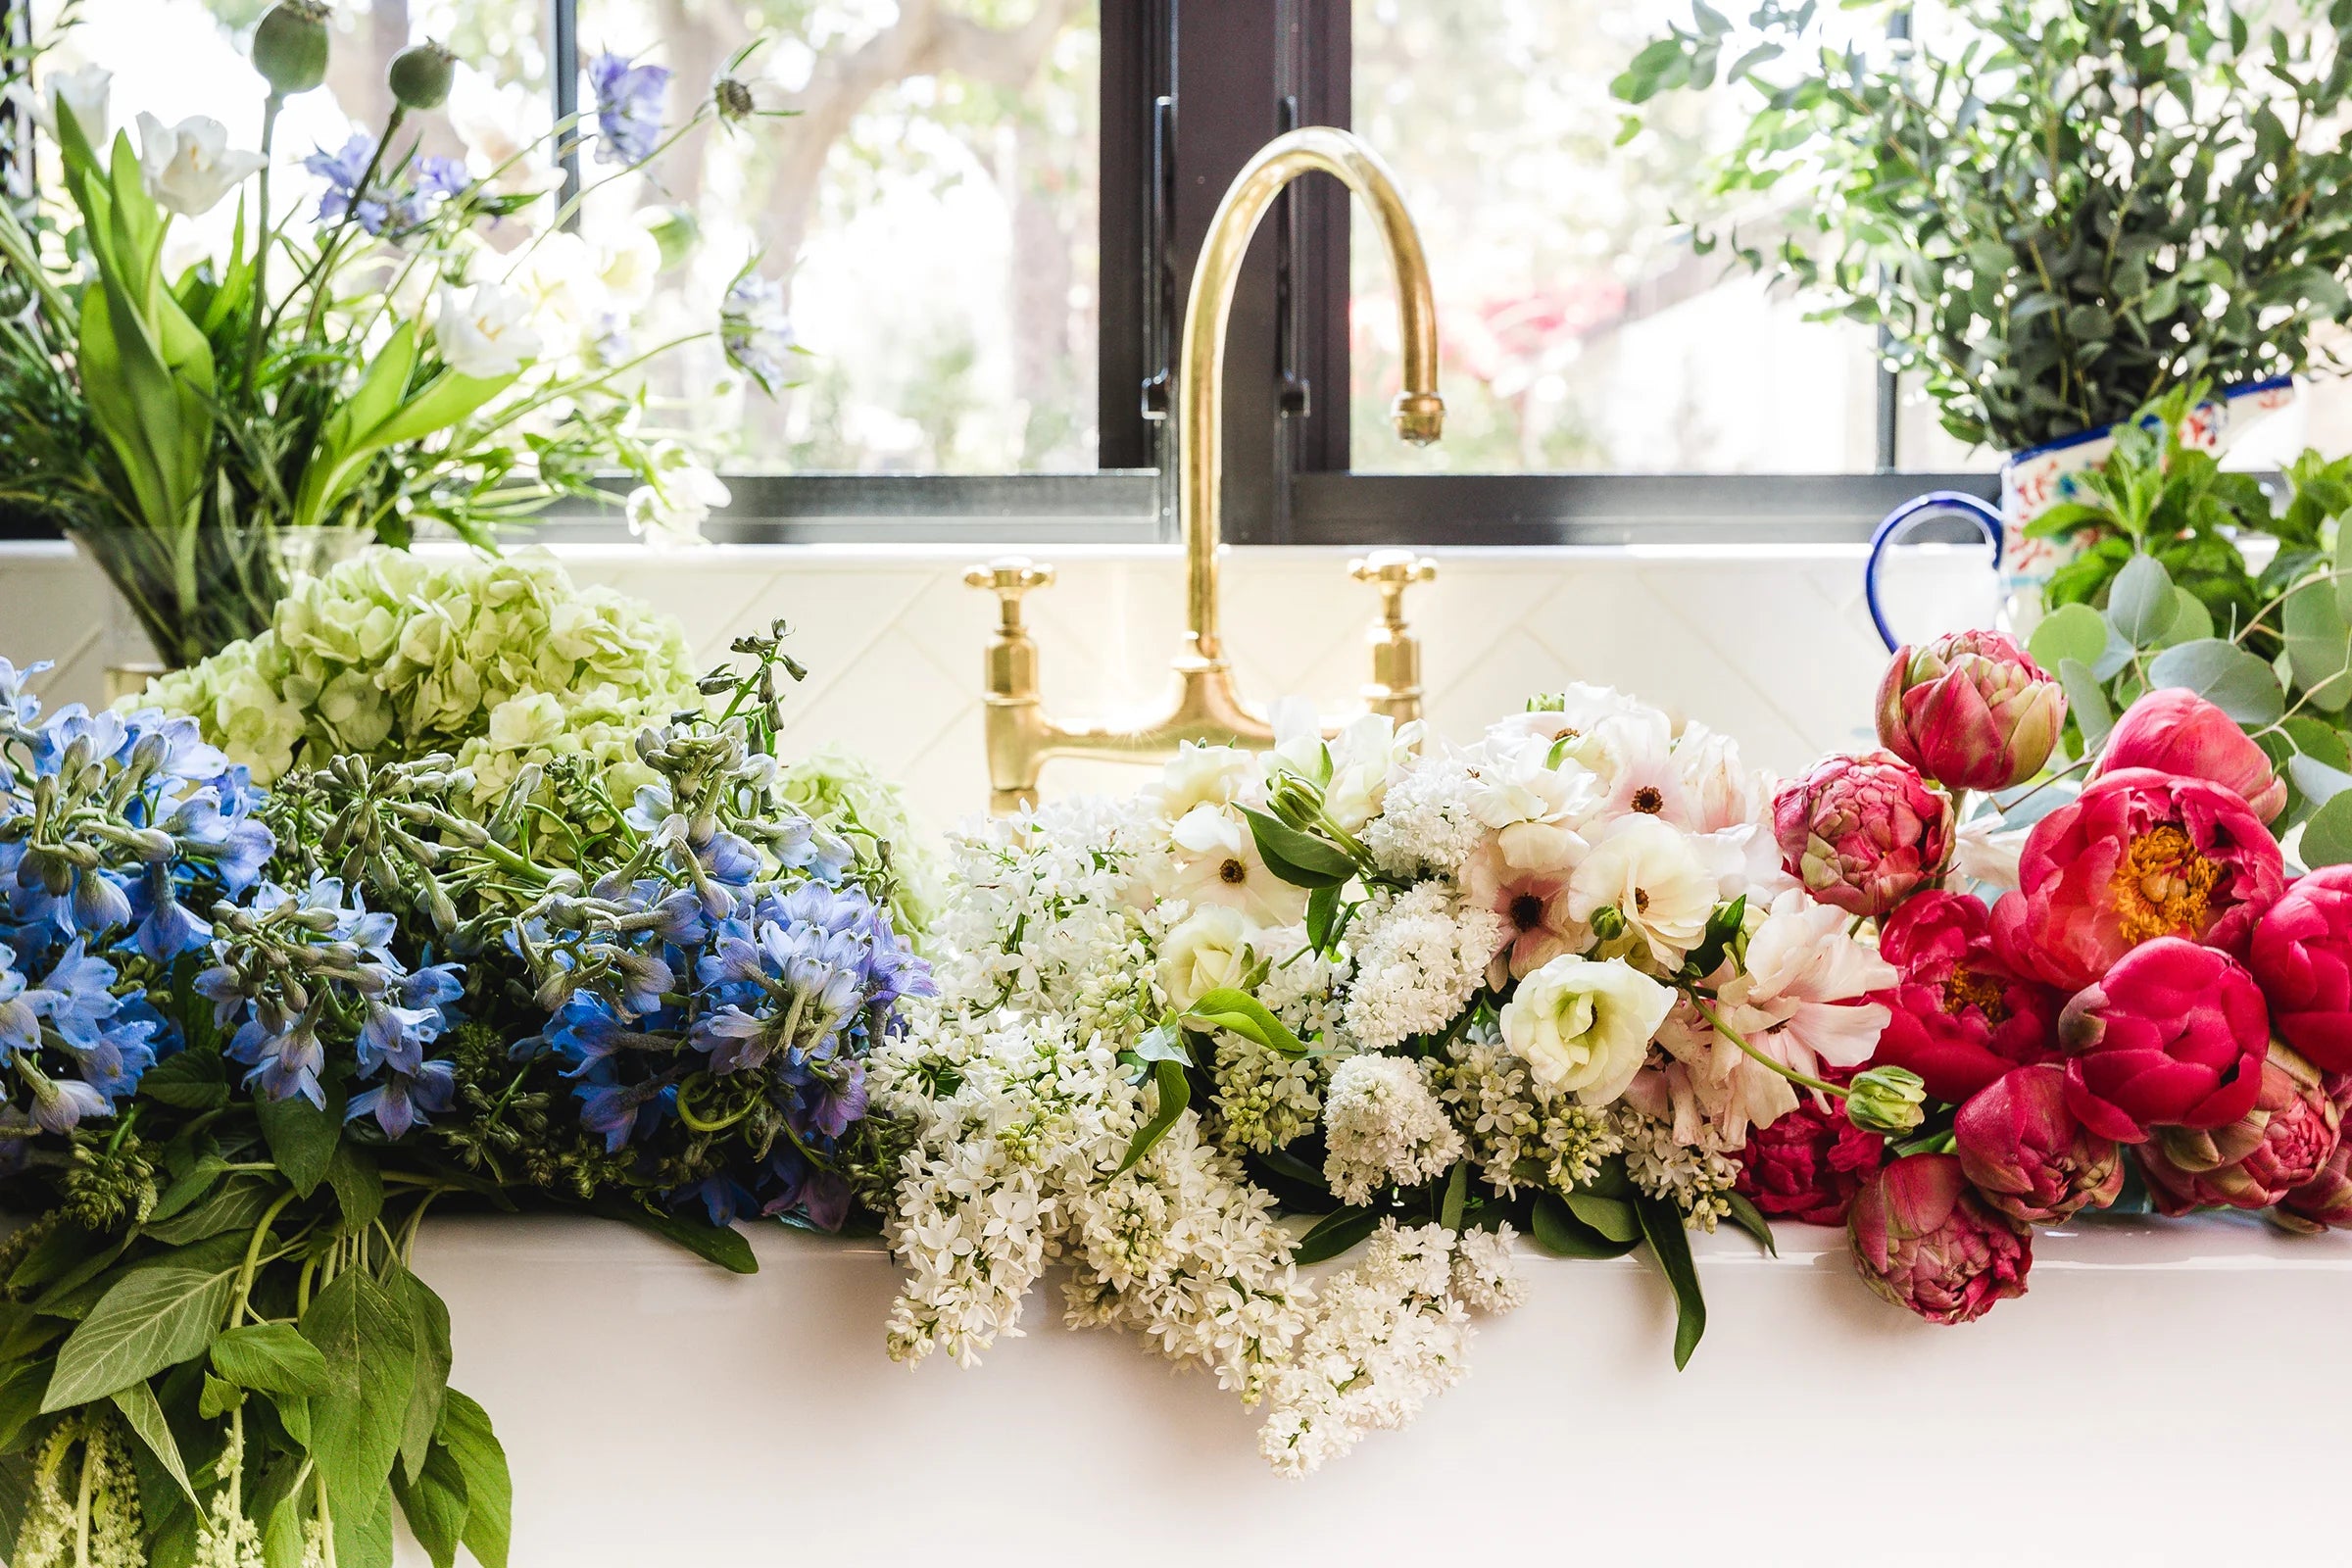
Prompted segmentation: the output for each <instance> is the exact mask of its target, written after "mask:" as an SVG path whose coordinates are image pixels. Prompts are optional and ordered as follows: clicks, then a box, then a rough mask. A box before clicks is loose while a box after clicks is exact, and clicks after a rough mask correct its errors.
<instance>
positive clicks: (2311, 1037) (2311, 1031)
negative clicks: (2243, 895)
mask: <svg viewBox="0 0 2352 1568" xmlns="http://www.w3.org/2000/svg"><path fill="white" fill-rule="evenodd" d="M2246 967H2247V968H2248V969H2250V970H2252V971H2253V973H2254V979H2255V981H2256V983H2258V984H2259V985H2260V986H2261V987H2262V994H2263V996H2264V997H2265V998H2266V999H2267V1000H2268V1001H2269V1002H2270V1005H2271V1027H2272V1028H2274V1029H2276V1030H2278V1035H2279V1038H2280V1039H2282V1040H2284V1041H2285V1042H2286V1043H2287V1044H2288V1045H2290V1046H2292V1047H2294V1048H2295V1049H2296V1050H2297V1051H2299V1052H2301V1053H2303V1054H2304V1055H2306V1056H2309V1057H2310V1058H2311V1059H2312V1061H2313V1062H2314V1063H2316V1064H2317V1065H2318V1066H2320V1067H2321V1068H2322V1069H2324V1070H2326V1071H2327V1072H2352V865H2328V866H2322V867H2321V868H2320V869H2319V870H2316V871H2314V872H2312V873H2311V874H2309V875H2308V876H2302V877H2297V878H2296V879H2295V881H2294V883H2293V884H2292V885H2291V886H2289V887H2288V888H2287V890H2286V892H2285V893H2284V894H2283V895H2281V896H2280V898H2279V900H2278V903H2276V904H2274V905H2272V906H2271V907H2270V908H2269V910H2267V911H2266V912H2265V913H2264V914H2263V917H2262V919H2261V920H2260V921H2258V922H2257V923H2256V924H2255V927H2254V941H2253V943H2252V944H2251V945H2250V946H2249V947H2248V948H2247V950H2246Z"/></svg>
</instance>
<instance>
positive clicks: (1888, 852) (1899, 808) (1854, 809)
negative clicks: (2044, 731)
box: [1772, 752, 1952, 914]
mask: <svg viewBox="0 0 2352 1568" xmlns="http://www.w3.org/2000/svg"><path fill="white" fill-rule="evenodd" d="M1772 825H1773V833H1774V836H1775V837H1776V838H1777V839H1778V840H1779V841H1780V847H1781V860H1782V864H1783V865H1784V866H1785V867H1786V868H1787V870H1788V872H1789V875H1790V876H1792V877H1795V878H1796V879H1797V880H1798V881H1800V882H1802V883H1803V884H1804V885H1805V888H1806V891H1808V892H1810V893H1811V894H1812V895H1813V896H1814V897H1815V898H1817V899H1819V900H1820V901H1821V902H1822V903H1824V904H1833V905H1836V906H1837V907H1838V908H1840V909H1844V910H1846V911H1847V912H1848V913H1851V914H1885V913H1886V912H1887V910H1889V909H1891V908H1893V907H1895V906H1896V905H1897V904H1900V903H1901V902H1902V901H1903V900H1904V899H1905V898H1907V897H1909V896H1910V895H1911V894H1913V893H1916V892H1917V891H1919V890H1920V889H1921V888H1923V887H1928V886H1931V885H1933V884H1934V883H1935V882H1936V879H1937V878H1939V877H1941V876H1942V875H1943V866H1944V861H1945V859H1946V858H1948V856H1949V855H1950V853H1951V842H1952V829H1951V803H1950V802H1949V801H1947V800H1945V799H1944V798H1943V797H1942V796H1941V795H1938V794H1937V793H1936V791H1935V790H1933V789H1931V788H1930V787H1929V786H1928V782H1927V780H1925V779H1923V778H1921V777H1920V776H1919V773H1918V770H1917V769H1915V768H1913V767H1912V766H1911V764H1910V763H1908V762H1906V761H1904V760H1902V759H1900V758H1898V757H1895V756H1892V755H1891V754H1889V753H1887V752H1863V753H1860V754H1858V755H1855V756H1851V757H1832V758H1828V759H1825V760H1822V761H1821V762H1819V763H1817V764H1815V766H1814V768H1813V771H1811V772H1810V773H1807V774H1806V775H1805V776H1804V777H1803V778H1800V779H1798V780H1796V781H1795V782H1794V783H1792V784H1789V785H1788V786H1786V787H1785V788H1783V789H1782V791H1781V793H1780V794H1779V795H1778V796H1777V797H1776V798H1775V799H1774V801H1773V803H1772Z"/></svg>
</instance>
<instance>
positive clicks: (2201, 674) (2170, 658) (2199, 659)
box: [2070, 637, 2286, 728]
mask: <svg viewBox="0 0 2352 1568" xmlns="http://www.w3.org/2000/svg"><path fill="white" fill-rule="evenodd" d="M2148 687H2149V689H2150V690H2152V691H2153V690H2158V689H2161V688H2165V687H2179V688H2180V689H2181V690H2184V691H2191V692H2194V693H2196V694H2197V695H2198V696H2199V697H2202V698H2204V699H2205V700H2206V701H2207V702H2209V703H2211V704H2213V705H2214V707H2216V708H2218V709H2220V710H2221V711H2223V712H2225V713H2228V714H2229V716H2230V717H2231V718H2233V719H2235V720H2237V721H2238V722H2239V723H2240V724H2243V725H2245V726H2247V727H2248V728H2252V727H2255V726H2257V725H2263V724H2274V723H2277V722H2278V718H2279V716H2280V715H2281V714H2283V713H2284V712H2285V711H2286V694H2285V693H2284V692H2282V691H2280V690H2279V689H2278V674H2277V673H2276V672H2275V671H2274V670H2273V669H2272V668H2271V666H2270V665H2269V664H2268V663H2267V662H2264V661H2263V660H2261V659H2259V658H2257V657H2255V656H2254V655H2253V654H2250V653H2247V652H2246V651H2245V650H2244V649H2243V648H2240V647H2238V646H2237V645H2236V644H2234V643H2229V642H2225V641H2223V640H2221V639H2220V638H2213V637H2209V638H2205V639H2202V640H2200V641H2196V642H2185V643H2180V644H2179V645H2177V646H2175V647H2171V648H2167V649H2165V650H2164V651H2163V652H2162V653H2160V654H2158V655H2157V656H2156V657H2155V658H2154V659H2152V660H2150V661H2149V662H2148ZM2070 696H2071V693H2070Z"/></svg>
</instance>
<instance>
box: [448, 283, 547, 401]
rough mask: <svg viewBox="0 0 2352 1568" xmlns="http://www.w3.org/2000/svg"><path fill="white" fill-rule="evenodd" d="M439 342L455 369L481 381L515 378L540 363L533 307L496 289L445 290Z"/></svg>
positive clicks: (478, 285)
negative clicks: (533, 362)
mask: <svg viewBox="0 0 2352 1568" xmlns="http://www.w3.org/2000/svg"><path fill="white" fill-rule="evenodd" d="M433 337H434V340H435V341H436V342H438V343H439V344H440V345H441V357H442V358H443V359H444V360H447V361H448V362H449V368H451V369H453V370H455V371H457V372H458V374H460V375H470V376H473V377H475V378H477V379H479V380H485V381H486V380H493V379H495V378H497V377H499V376H502V375H514V374H515V373H516V372H517V371H519V370H520V369H521V368H523V367H524V366H526V365H528V364H530V363H531V362H532V361H533V360H535V359H537V358H538V357H539V348H540V339H539V333H538V331H537V329H536V328H534V327H533V326H532V324H531V306H530V302H529V301H528V300H526V299H524V298H523V297H522V296H521V295H520V294H516V293H514V292H513V291H511V290H508V289H503V288H501V287H499V286H498V285H497V284H496V283H476V284H474V285H473V286H472V287H471V288H451V287H448V286H447V285H444V286H443V287H442V289H441V308H440V312H439V315H438V316H437V317H436V318H435V319H434V322H433Z"/></svg>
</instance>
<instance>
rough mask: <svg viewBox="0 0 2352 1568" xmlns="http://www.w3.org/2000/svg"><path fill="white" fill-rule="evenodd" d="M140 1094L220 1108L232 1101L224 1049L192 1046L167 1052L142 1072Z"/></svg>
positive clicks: (169, 1102) (174, 1102)
mask: <svg viewBox="0 0 2352 1568" xmlns="http://www.w3.org/2000/svg"><path fill="white" fill-rule="evenodd" d="M139 1098H140V1099H141V1100H155V1101H161V1102H162V1103H165V1104H167V1105H172V1106H176V1107H177V1108H178V1109H181V1110H218V1109H220V1108H221V1106H222V1105H225V1104H227V1103H228V1076H227V1074H226V1072H225V1071H223V1069H222V1068H221V1053H220V1052H219V1051H215V1050H205V1049H199V1048H197V1047H193V1046H191V1047H189V1048H188V1049H187V1050H185V1051H182V1052H178V1053H176V1054H172V1055H169V1056H166V1057H165V1058H164V1059H163V1060H161V1061H159V1062H157V1063H156V1064H155V1065H154V1066H152V1067H150V1068H148V1069H147V1070H146V1072H144V1073H142V1074H141V1075H140V1076H139Z"/></svg>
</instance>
